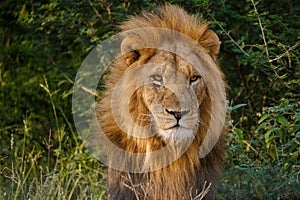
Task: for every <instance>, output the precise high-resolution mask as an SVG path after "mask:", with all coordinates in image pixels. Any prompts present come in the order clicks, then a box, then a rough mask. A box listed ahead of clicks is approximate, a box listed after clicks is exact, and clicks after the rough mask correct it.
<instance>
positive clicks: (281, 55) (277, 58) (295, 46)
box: [269, 42, 300, 63]
mask: <svg viewBox="0 0 300 200" xmlns="http://www.w3.org/2000/svg"><path fill="white" fill-rule="evenodd" d="M299 44H300V42H298V43H296V44H295V45H294V46H291V47H290V48H289V49H288V50H286V51H285V52H284V53H282V54H280V55H279V56H277V57H276V58H274V59H271V60H269V63H272V62H274V61H276V60H279V59H281V58H282V57H283V56H285V55H287V54H289V52H290V51H292V50H294V49H296V48H297V47H298V46H299Z"/></svg>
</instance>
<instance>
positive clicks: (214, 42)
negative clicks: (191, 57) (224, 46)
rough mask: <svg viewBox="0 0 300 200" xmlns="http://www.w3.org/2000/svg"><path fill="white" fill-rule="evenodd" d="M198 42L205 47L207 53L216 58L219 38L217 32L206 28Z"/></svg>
mask: <svg viewBox="0 0 300 200" xmlns="http://www.w3.org/2000/svg"><path fill="white" fill-rule="evenodd" d="M200 44H201V45H202V46H203V47H204V48H206V49H207V50H208V52H209V55H210V56H211V57H212V58H213V60H216V58H217V55H218V54H219V52H220V44H221V42H220V40H219V37H218V36H217V34H216V33H215V32H213V31H211V30H207V31H206V32H205V33H204V35H203V36H202V37H201V39H200Z"/></svg>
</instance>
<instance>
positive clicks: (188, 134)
mask: <svg viewBox="0 0 300 200" xmlns="http://www.w3.org/2000/svg"><path fill="white" fill-rule="evenodd" d="M159 135H160V136H161V138H162V139H163V140H164V141H165V142H167V143H173V144H180V143H184V142H188V141H191V140H193V139H194V137H195V130H192V129H188V128H184V127H182V126H176V127H173V128H170V129H159Z"/></svg>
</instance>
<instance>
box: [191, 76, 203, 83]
mask: <svg viewBox="0 0 300 200" xmlns="http://www.w3.org/2000/svg"><path fill="white" fill-rule="evenodd" d="M200 79H201V76H198V75H195V76H191V78H190V83H191V84H192V83H195V82H197V81H198V80H200Z"/></svg>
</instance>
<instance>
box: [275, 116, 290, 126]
mask: <svg viewBox="0 0 300 200" xmlns="http://www.w3.org/2000/svg"><path fill="white" fill-rule="evenodd" d="M276 120H277V121H278V122H279V123H280V124H282V125H283V126H290V123H289V122H288V120H287V119H286V118H285V117H284V116H283V115H278V116H277V117H276Z"/></svg>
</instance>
